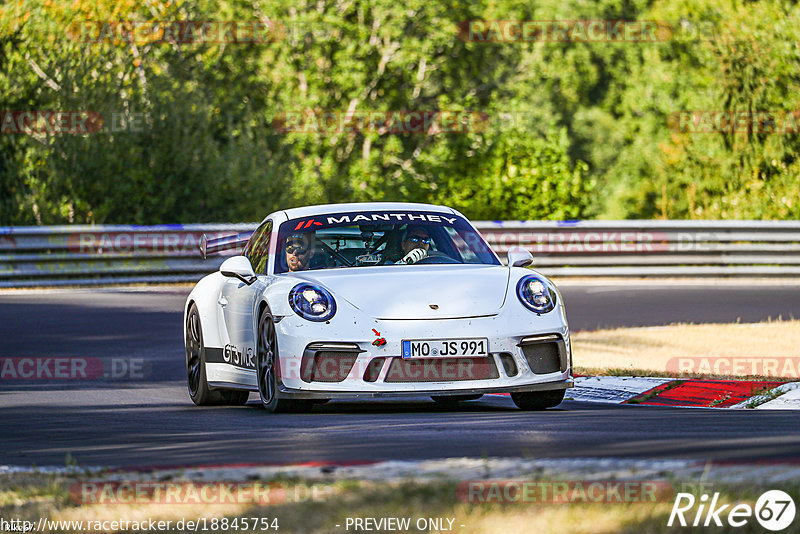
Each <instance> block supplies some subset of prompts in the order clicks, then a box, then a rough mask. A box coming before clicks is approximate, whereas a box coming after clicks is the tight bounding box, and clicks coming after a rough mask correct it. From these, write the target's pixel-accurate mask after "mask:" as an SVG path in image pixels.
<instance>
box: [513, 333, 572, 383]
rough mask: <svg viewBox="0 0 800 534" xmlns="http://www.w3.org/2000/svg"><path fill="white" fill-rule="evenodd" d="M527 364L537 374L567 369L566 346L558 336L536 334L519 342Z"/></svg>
mask: <svg viewBox="0 0 800 534" xmlns="http://www.w3.org/2000/svg"><path fill="white" fill-rule="evenodd" d="M520 348H521V349H522V354H523V355H524V356H525V359H526V360H527V361H528V366H529V367H530V368H531V371H533V372H534V373H535V374H537V375H544V374H548V373H556V372H558V371H561V372H564V371H566V369H567V348H566V345H565V343H564V341H563V340H562V339H561V337H560V336H556V335H549V336H536V337H529V338H525V339H523V340H522V341H521V342H520Z"/></svg>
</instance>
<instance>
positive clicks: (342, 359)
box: [300, 343, 363, 382]
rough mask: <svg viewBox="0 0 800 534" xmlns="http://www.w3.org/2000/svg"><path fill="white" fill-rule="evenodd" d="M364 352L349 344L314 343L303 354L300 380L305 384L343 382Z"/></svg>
mask: <svg viewBox="0 0 800 534" xmlns="http://www.w3.org/2000/svg"><path fill="white" fill-rule="evenodd" d="M361 352H363V351H361V350H360V349H359V348H358V345H355V344H349V343H339V344H333V343H312V344H311V345H309V346H308V347H307V348H306V350H305V351H304V352H303V360H302V362H301V363H300V378H301V379H302V380H303V381H304V382H341V381H342V380H344V379H345V378H347V375H349V374H350V371H351V370H352V369H353V365H355V363H356V359H358V355H359V354H360V353H361Z"/></svg>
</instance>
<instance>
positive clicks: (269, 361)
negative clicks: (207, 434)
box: [184, 202, 573, 412]
mask: <svg viewBox="0 0 800 534" xmlns="http://www.w3.org/2000/svg"><path fill="white" fill-rule="evenodd" d="M242 246H243V247H244V248H243V251H242V252H241V255H239V256H232V257H230V258H228V259H227V260H225V261H224V262H223V263H222V265H221V267H220V270H219V271H218V272H215V273H212V274H210V275H208V276H206V277H205V278H203V279H202V280H200V281H199V282H198V283H197V285H196V286H195V288H194V289H193V290H192V292H191V294H190V295H189V297H188V299H187V302H186V307H185V318H184V319H185V320H184V325H185V327H184V334H185V340H186V368H187V375H188V387H189V395H190V396H191V398H192V400H193V401H194V403H195V404H197V405H207V404H232V405H235V404H244V403H246V402H247V400H248V396H249V393H250V392H251V391H258V393H259V396H260V398H261V403H262V404H263V405H264V407H265V408H266V409H267V410H269V411H270V412H277V411H302V410H308V409H310V408H311V407H312V406H313V405H314V404H315V403H322V402H325V401H327V400H330V399H339V398H351V399H352V398H375V397H388V396H421V395H425V396H431V397H432V398H433V399H434V400H436V401H437V402H441V403H453V404H454V403H457V402H460V401H466V400H473V399H477V398H480V397H481V396H482V395H483V394H485V393H510V394H511V398H512V399H513V401H514V403H516V405H517V406H518V407H520V408H522V409H524V410H534V409H545V408H549V407H553V406H556V405H558V404H559V403H560V402H561V401H562V400H563V398H564V393H565V390H566V388H569V387H572V385H573V380H572V375H571V350H570V340H569V328H568V326H567V318H566V314H565V311H564V304H563V301H562V299H561V295H560V294H559V292H558V290H557V288H556V287H555V285H554V284H553V283H552V282H551V281H550V280H549V279H548V278H546V277H545V276H543V275H541V274H539V273H537V272H536V271H533V270H531V269H527V268H524V267H527V266H529V265H530V264H531V263H532V256H531V254H530V253H529V252H527V251H525V250H523V249H519V248H517V249H511V250H510V251H509V253H508V266H507V267H506V266H504V265H502V264H501V262H500V260H499V259H498V257H497V255H496V254H495V253H494V252H493V251H492V250H491V249H490V248H489V246H488V245H487V244H486V242H485V241H484V240H483V238H482V237H481V235H480V234H479V233H478V231H477V230H476V229H475V228H474V227H473V226H472V224H470V222H469V221H468V220H467V219H466V218H465V217H464V216H463V215H461V214H460V213H459V212H457V211H456V210H453V209H451V208H447V207H443V206H433V205H427V204H409V203H382V202H381V203H363V204H333V205H325V206H310V207H304V208H294V209H289V210H284V211H278V212H275V213H273V214H271V215H269V216H268V217H267V218H266V219H264V221H263V222H262V223H261V224H260V225H259V226H258V228H257V229H256V230H255V231H254V232H253V233H252V234H248V235H242V234H240V235H237V236H230V237H226V238H217V239H211V240H205V239H204V240H203V243H202V244H201V248H202V251H203V255H204V256H205V255H206V254H208V253H213V252H215V251H219V250H223V249H226V248H228V249H230V248H239V247H242Z"/></svg>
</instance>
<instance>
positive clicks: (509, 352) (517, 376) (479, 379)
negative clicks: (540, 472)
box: [276, 308, 573, 399]
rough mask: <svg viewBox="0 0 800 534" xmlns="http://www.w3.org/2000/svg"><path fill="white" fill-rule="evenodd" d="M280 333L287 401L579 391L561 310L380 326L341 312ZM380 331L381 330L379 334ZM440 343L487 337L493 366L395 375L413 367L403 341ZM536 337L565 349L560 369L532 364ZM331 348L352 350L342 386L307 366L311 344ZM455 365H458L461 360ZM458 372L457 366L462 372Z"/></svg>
mask: <svg viewBox="0 0 800 534" xmlns="http://www.w3.org/2000/svg"><path fill="white" fill-rule="evenodd" d="M276 329H277V331H278V344H279V354H280V362H281V363H280V365H281V377H280V386H279V394H280V396H282V397H286V398H297V399H302V398H308V399H318V398H362V399H363V398H380V397H404V396H423V395H465V394H482V393H508V392H515V391H546V390H554V389H566V388H569V387H572V385H573V382H572V361H571V347H570V340H569V329H568V327H567V323H566V320H565V317H564V314H563V308H558V309H557V310H554V311H553V312H551V313H547V314H543V315H541V316H536V315H534V314H530V313H529V312H527V311H525V312H524V313H512V312H504V313H500V314H498V315H494V316H489V317H470V318H463V319H443V320H380V319H372V318H369V319H367V318H365V317H363V316H361V317H352V316H350V317H347V316H346V315H345V314H341V315H337V316H335V317H334V318H333V320H332V321H331V322H330V323H311V322H309V321H305V320H303V319H301V318H300V317H297V316H293V315H287V316H284V317H282V318H281V320H280V321H278V323H277V324H276ZM375 332H379V333H380V336H377V335H376V334H375ZM378 337H380V338H382V339H385V340H386V342H385V344H383V345H382V346H375V345H373V342H374V341H375V340H376V339H378ZM442 338H455V339H458V338H486V339H487V340H488V343H489V351H488V352H489V353H490V354H489V357H488V358H487V360H489V361H488V363H489V365H490V366H491V367H492V372H491V373H488V374H484V375H481V376H478V375H480V373H478V374H477V375H476V376H475V377H474V379H473V377H471V376H466V377H464V376H461V377H458V378H454V379H442V380H438V379H437V378H436V377H434V378H433V379H431V378H428V379H424V380H423V379H421V380H419V381H416V380H413V379H408V377H407V376H406V377H405V378H401V379H400V380H396V378H397V377H396V376H395V377H393V376H392V373H393V370H396V367H398V366H399V364H401V363H403V362H409V361H410V360H409V359H406V360H403V359H402V358H401V357H400V354H401V347H402V341H403V340H407V339H442ZM532 338H551V340H555V341H554V345H555V344H559V347H560V348H559V354H560V355H561V358H560V362H559V364H558V365H556V366H551V367H549V368H544V369H543V368H537V367H536V366H535V365H532V364H531V361H530V358H528V357H526V355H525V352H524V351H523V347H525V346H528V345H529V344H530V343H531V341H530V340H531V339H532ZM333 340H336V341H333ZM326 343H327V344H331V345H336V344H345V345H350V346H351V348H352V350H351V355H350V361H349V362H348V364H351V365H348V366H347V368H346V369H345V372H344V374H343V375H342V376H341V377H339V378H337V379H336V380H330V379H319V378H309V374H308V372H307V365H305V367H304V364H307V360H308V353H309V346H313V345H315V344H320V345H325V344H326ZM343 352H347V351H343ZM304 357H305V358H304ZM508 358H511V359H513V362H514V367H516V369H515V370H514V372H509V367H508V365H507V363H508V362H507V360H508ZM504 359H505V360H506V361H505V363H504ZM376 360H382V362H381V364H380V366H379V372H377V373H376V374H375V375H374V376H369V373H368V370H369V369H370V364H371V363H372V362H374V361H376ZM451 360H458V359H457V358H452V359H451ZM483 363H484V364H485V363H487V362H483ZM395 364H396V365H395ZM393 365H394V366H393ZM457 365H459V366H460V362H458V364H457ZM459 368H460V367H456V368H455V369H456V373H457V370H458V369H459ZM476 369H478V368H477V367H476Z"/></svg>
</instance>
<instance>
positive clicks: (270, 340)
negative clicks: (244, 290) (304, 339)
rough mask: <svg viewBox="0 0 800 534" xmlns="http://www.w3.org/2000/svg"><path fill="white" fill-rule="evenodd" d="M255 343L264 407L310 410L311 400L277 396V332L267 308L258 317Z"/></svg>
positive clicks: (271, 409) (281, 409) (259, 389)
mask: <svg viewBox="0 0 800 534" xmlns="http://www.w3.org/2000/svg"><path fill="white" fill-rule="evenodd" d="M256 344H257V347H256V372H257V373H258V396H259V397H260V399H261V405H262V406H263V407H264V409H265V410H267V411H268V412H270V413H299V412H306V411H309V410H311V408H313V406H314V401H312V400H306V399H297V400H292V399H281V398H279V397H278V381H279V380H280V373H279V363H278V362H279V360H278V354H279V353H278V334H277V332H276V331H275V319H274V318H273V317H272V314H271V313H270V312H269V311H268V310H264V312H263V313H262V314H261V316H260V317H259V319H258V337H257V342H256Z"/></svg>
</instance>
